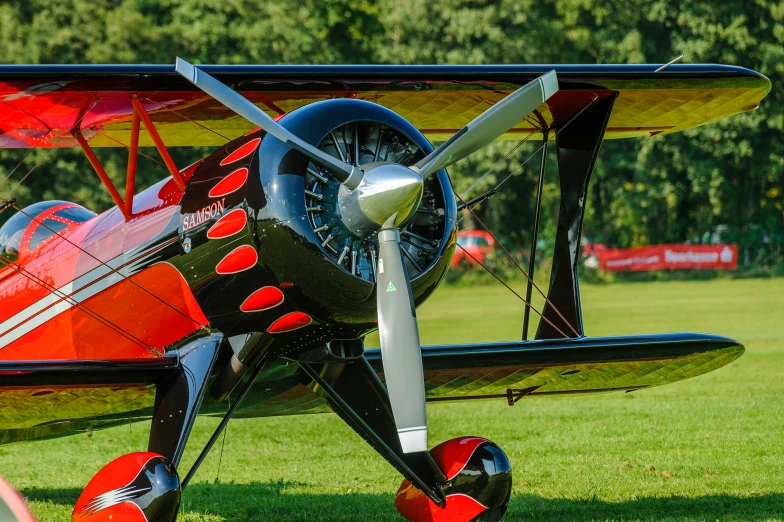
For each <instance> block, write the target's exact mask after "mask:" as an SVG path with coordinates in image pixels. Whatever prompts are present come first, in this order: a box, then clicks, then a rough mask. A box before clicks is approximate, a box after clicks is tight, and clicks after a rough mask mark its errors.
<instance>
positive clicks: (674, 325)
mask: <svg viewBox="0 0 784 522" xmlns="http://www.w3.org/2000/svg"><path fill="white" fill-rule="evenodd" d="M583 308H584V313H585V327H586V331H587V333H589V334H591V335H613V334H625V333H635V332H636V333H643V332H665V331H696V332H711V333H717V334H722V335H726V336H729V337H733V338H736V339H738V340H740V341H742V342H743V343H744V344H745V345H746V350H747V351H746V354H745V355H744V356H743V357H741V358H740V359H739V360H738V361H736V362H734V363H732V364H730V365H729V366H727V367H725V368H722V369H720V370H718V371H716V372H713V373H710V374H707V375H704V376H702V377H698V378H696V379H692V380H688V381H683V382H680V383H676V384H673V385H670V386H664V387H661V388H655V389H651V390H646V391H642V392H639V393H631V394H605V395H595V396H579V397H572V398H568V397H562V398H542V399H531V400H523V401H521V402H520V403H518V404H517V405H516V406H514V407H513V408H509V407H508V406H506V404H505V402H504V401H498V402H481V403H455V404H439V405H433V406H431V407H429V410H428V413H429V418H430V427H431V431H430V441H431V443H432V444H435V443H437V442H440V441H442V440H445V439H449V438H452V437H456V436H460V435H481V436H484V437H487V438H490V439H492V440H493V441H495V442H496V443H498V444H499V445H500V446H501V447H502V448H504V450H505V451H506V452H507V454H508V455H509V457H510V459H511V461H512V465H513V469H514V492H513V494H512V500H511V504H510V508H509V511H508V513H507V516H506V518H505V519H504V520H505V521H518V520H618V521H620V520H624V521H629V520H711V521H712V520H754V521H767V520H784V441H783V440H782V436H784V324H782V323H784V279H777V280H746V281H731V280H718V281H706V282H672V283H636V284H614V285H608V286H590V285H587V286H584V288H583ZM419 317H420V324H421V326H420V328H421V332H422V337H423V343H426V344H435V343H448V342H467V341H482V340H495V339H515V338H519V336H520V325H521V317H522V306H521V305H520V303H519V301H517V300H516V298H515V297H514V296H511V294H510V293H509V292H508V291H507V290H505V289H503V288H502V287H496V286H493V287H480V288H442V289H441V290H439V291H438V292H437V294H436V296H435V297H434V298H433V299H432V300H431V301H430V302H428V303H427V304H426V305H425V306H424V307H423V308H422V309H421V310H420V312H419ZM216 424H217V420H215V419H200V420H199V421H197V424H196V428H195V430H194V433H193V435H192V436H191V440H190V443H189V445H188V450H187V451H186V456H185V458H184V461H183V464H182V465H181V466H180V469H181V472H183V473H184V472H185V471H186V470H187V469H188V467H189V464H190V463H191V462H192V461H193V459H194V458H195V456H196V454H197V453H198V451H199V449H200V448H201V446H202V444H203V443H204V442H205V441H206V440H207V438H208V437H209V435H210V433H211V431H212V430H213V428H214V427H215V426H216ZM147 427H148V426H147V425H145V424H135V425H133V426H126V427H122V428H115V429H110V430H106V431H101V432H97V433H95V434H94V435H93V436H92V437H91V438H88V437H87V436H86V435H78V436H74V437H68V438H62V439H56V440H51V441H40V442H29V443H17V444H11V445H8V446H0V474H2V475H4V476H5V477H6V478H7V479H8V480H10V481H11V483H12V484H14V485H15V486H16V487H17V488H19V489H21V490H22V492H23V493H24V494H25V496H26V497H27V499H28V501H29V503H30V505H31V506H32V508H33V510H34V512H35V514H36V516H37V517H38V518H39V520H40V521H41V522H50V521H66V520H70V513H71V509H72V506H73V504H74V502H75V501H76V499H77V497H78V496H79V493H80V491H81V488H82V487H84V485H85V484H86V482H87V481H88V480H89V479H90V478H91V477H92V475H93V474H94V473H95V472H96V471H98V469H100V468H101V467H102V466H103V465H104V464H105V463H107V462H108V461H109V460H111V459H113V458H115V457H117V456H119V455H121V454H124V453H127V452H131V451H140V450H144V449H145V447H146V437H147ZM220 453H221V452H220V444H218V445H216V448H215V449H214V450H213V452H212V453H211V454H210V456H209V457H208V459H207V460H206V462H205V464H204V465H203V466H202V468H201V469H200V471H199V473H198V474H197V475H196V478H195V479H194V482H193V483H192V484H191V485H190V486H189V487H188V489H187V491H186V492H185V493H184V495H183V503H182V508H181V516H180V520H185V521H275V522H289V521H349V520H350V521H369V520H401V519H400V517H399V516H398V515H397V513H396V511H395V508H394V505H393V496H394V493H395V491H396V490H397V487H398V485H399V483H400V477H399V476H398V475H397V473H396V472H394V471H393V470H392V468H391V467H390V466H389V465H388V464H387V463H386V462H385V461H383V460H382V459H381V458H380V457H379V456H377V455H376V454H375V453H374V452H373V451H371V450H370V449H369V447H368V446H366V445H365V444H364V442H362V441H361V440H360V438H359V437H358V436H357V435H355V434H354V433H353V432H352V431H351V430H350V429H349V428H348V427H347V426H345V425H344V424H343V423H342V421H340V420H339V419H338V418H337V417H336V416H334V415H331V414H330V415H319V416H307V417H301V418H293V417H283V418H273V419H254V420H235V421H232V422H231V423H230V424H229V428H228V436H227V438H226V443H225V449H224V451H223V454H222V462H221V465H220V472H219V473H218V464H219V461H221V457H220Z"/></svg>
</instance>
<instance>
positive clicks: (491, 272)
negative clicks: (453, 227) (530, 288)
mask: <svg viewBox="0 0 784 522" xmlns="http://www.w3.org/2000/svg"><path fill="white" fill-rule="evenodd" d="M457 246H458V247H459V248H460V250H462V251H463V252H465V254H466V255H467V256H468V257H470V258H471V259H472V260H473V261H474V262H475V263H477V264H478V265H479V266H481V267H482V268H484V269H485V270H486V271H487V273H488V274H490V275H491V276H493V277H494V278H495V279H496V280H498V282H499V283H501V284H502V285H504V286H505V287H506V288H507V289H508V290H509V291H510V292H512V293H513V294H514V295H516V296H517V298H518V299H520V300H521V301H522V302H523V303H525V305H526V306H527V307H528V308H530V309H531V310H533V311H534V313H535V314H537V315H538V316H539V317H541V318H542V320H544V321H546V322H547V323H548V324H549V325H550V326H552V327H553V328H555V330H556V331H557V332H558V333H560V334H561V335H563V336H564V338H565V339H568V338H569V336H568V335H566V334H565V333H564V332H563V331H562V330H561V329H560V328H558V327H557V326H555V325H554V324H553V323H552V321H550V320H549V319H548V318H547V317H545V316H544V314H542V312H540V311H539V310H537V309H536V308H535V307H534V305H532V304H531V303H529V302H528V301H526V300H525V298H524V297H523V296H521V295H520V294H518V293H517V292H515V290H514V288H512V287H511V286H509V285H508V284H506V281H504V280H503V279H501V278H500V277H499V276H498V275H496V273H495V272H493V271H492V270H491V269H490V267H488V266H487V265H485V264H484V263H482V262H481V261H479V260H478V259H477V258H475V257H474V256H472V255H471V253H470V252H469V251H468V250H466V249H465V248H463V246H462V245H459V244H458V245H457ZM567 324H569V323H567Z"/></svg>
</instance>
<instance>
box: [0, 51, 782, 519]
mask: <svg viewBox="0 0 784 522" xmlns="http://www.w3.org/2000/svg"><path fill="white" fill-rule="evenodd" d="M551 69H552V70H551ZM656 70H657V66H655V65H639V66H630V65H617V66H615V65H613V66H608V65H590V66H576V65H556V66H502V67H497V66H445V67H440V66H433V67H431V66H415V67H407V66H381V67H375V66H334V67H332V66H291V67H287V66H200V67H194V66H192V65H190V64H188V63H187V62H184V61H182V60H178V62H177V65H176V67H172V66H165V65H152V66H133V65H115V66H109V65H94V66H48V65H47V66H16V65H13V66H10V65H9V66H0V148H26V149H33V148H60V147H69V148H79V149H81V150H82V151H83V152H84V153H85V155H86V156H87V158H88V160H89V161H90V163H91V165H92V167H93V169H94V170H95V173H96V174H97V176H98V177H97V178H95V177H94V176H93V175H86V176H85V177H84V182H85V183H93V184H96V185H97V184H98V183H99V181H98V180H100V183H102V184H103V186H104V187H105V188H106V190H107V192H108V193H109V194H110V196H111V197H112V200H113V201H114V202H115V206H114V207H112V208H110V209H108V210H106V211H105V212H103V213H101V214H99V215H96V214H95V213H93V212H91V211H90V210H88V209H85V208H83V207H81V206H80V205H77V204H75V203H69V202H64V201H43V202H38V203H35V204H32V205H29V206H26V207H24V206H22V205H16V201H15V200H13V199H10V200H8V201H2V200H0V212H9V213H10V212H12V210H11V209H12V208H13V209H14V210H15V211H16V213H15V214H14V215H13V216H10V218H9V219H8V221H6V222H5V223H4V224H3V225H2V227H0V412H2V414H1V415H0V443H2V444H5V443H10V442H17V441H24V440H33V439H43V438H50V437H56V436H62V435H67V434H71V433H78V432H84V431H88V430H96V429H101V428H108V427H110V426H118V425H127V423H129V422H137V421H145V420H146V421H150V426H151V428H150V434H149V439H148V444H147V446H146V448H138V449H139V450H142V451H136V452H133V453H128V454H125V455H121V456H118V458H116V459H115V460H113V461H112V462H110V463H109V464H107V465H106V466H105V467H104V468H103V469H101V470H100V471H99V472H98V473H97V474H96V475H95V476H94V477H93V479H92V480H91V481H90V482H89V483H88V484H87V485H86V487H85V489H84V490H83V492H82V494H81V496H80V497H79V499H78V500H77V502H76V506H75V509H74V515H73V520H74V521H75V522H106V521H109V520H111V521H113V522H117V521H118V520H123V521H129V522H130V521H134V522H136V521H138V522H144V521H149V522H173V521H174V520H175V519H176V517H177V513H178V508H179V503H180V496H181V493H182V491H183V490H185V488H186V487H187V485H188V483H189V482H190V481H191V479H192V478H193V476H194V473H196V471H197V470H198V469H199V465H200V464H201V463H202V462H203V459H204V458H205V456H206V455H207V453H208V452H209V451H210V448H211V447H212V446H213V445H214V443H215V442H216V440H218V439H219V436H220V434H221V432H222V430H223V429H224V428H225V427H226V424H227V423H228V421H229V419H231V418H232V416H233V415H234V414H235V413H238V414H239V416H241V417H267V416H282V415H286V416H290V417H289V419H291V420H290V421H289V422H291V424H292V425H293V426H296V421H295V420H294V416H296V415H303V414H315V413H325V412H330V411H332V412H335V413H337V415H338V416H339V417H340V418H341V419H342V420H343V421H345V422H346V423H347V424H348V425H349V426H350V427H351V428H352V429H353V430H354V431H355V432H356V433H357V434H358V437H356V439H355V440H356V442H357V443H358V444H359V443H361V442H362V440H364V441H365V442H366V443H368V444H369V445H370V447H372V448H373V450H375V451H376V452H377V453H378V454H379V455H380V456H382V457H383V458H384V459H386V460H387V462H389V463H390V464H391V465H392V466H393V467H394V468H395V469H396V470H397V471H398V472H399V473H400V474H401V475H402V476H403V477H404V478H405V481H404V482H403V485H402V486H401V488H400V490H399V491H398V493H397V495H396V497H395V505H396V507H397V509H398V511H399V512H400V513H401V514H403V515H404V516H405V517H406V518H407V519H409V520H412V521H415V522H447V521H448V522H468V521H474V520H479V521H484V522H487V521H498V520H500V518H501V516H502V515H503V514H504V512H505V510H506V508H507V505H508V502H509V496H510V494H511V491H512V469H511V464H510V462H509V459H508V458H507V457H506V455H505V454H504V452H503V451H502V450H501V448H500V447H498V446H497V445H495V444H494V443H492V442H491V441H489V440H486V439H483V438H480V437H460V438H457V439H452V440H448V441H445V442H441V444H438V445H435V444H433V445H431V444H430V443H429V441H428V432H427V416H426V402H427V404H428V407H431V406H432V407H436V408H437V407H438V406H437V404H439V403H440V402H441V401H457V400H474V401H478V400H496V401H501V402H503V403H505V404H508V405H509V406H513V405H514V404H515V403H517V402H518V401H520V400H522V399H523V398H525V399H526V400H529V399H533V398H536V397H548V396H552V395H557V396H562V395H564V394H574V395H575V396H576V397H583V396H584V395H585V394H586V393H593V392H609V391H618V392H621V391H630V390H641V389H644V388H648V387H653V386H659V385H663V384H667V383H670V382H676V381H679V380H682V379H685V378H688V377H694V376H697V375H700V374H703V373H705V372H708V371H711V370H715V369H717V368H719V367H721V366H724V365H725V364H727V363H729V362H731V361H733V360H734V359H736V358H738V357H739V356H740V355H741V354H742V353H743V346H742V345H741V344H740V343H738V342H737V341H734V340H732V339H726V338H723V337H719V336H715V335H708V334H692V333H679V334H654V335H625V336H617V337H589V336H586V335H585V332H584V330H583V320H582V306H581V303H580V292H579V287H578V281H577V275H576V270H577V259H578V256H579V254H580V250H579V248H580V243H579V239H580V225H581V223H582V220H583V215H584V211H585V202H586V201H587V197H588V194H590V192H588V182H589V179H590V175H591V171H592V169H593V167H594V164H595V159H596V155H597V154H598V151H599V147H600V145H601V143H602V140H603V139H604V138H605V137H618V138H624V137H630V136H641V135H649V134H659V133H662V132H664V133H669V132H676V131H680V130H683V129H685V128H690V127H693V126H696V125H701V124H703V123H707V122H711V121H715V120H718V119H720V118H722V117H724V116H729V115H732V114H735V113H737V112H742V111H746V110H751V108H754V107H756V105H755V104H757V103H758V102H759V101H760V100H761V99H762V98H763V97H764V96H765V94H766V93H767V92H768V90H769V89H770V82H769V81H768V79H767V78H765V77H764V76H762V75H760V74H758V73H755V72H753V71H749V70H746V69H741V68H737V67H726V66H716V65H704V66H692V65H689V66H685V65H683V66H679V65H673V66H670V67H669V68H668V70H667V71H666V72H665V73H657V72H656ZM547 71H550V72H547ZM211 74H215V76H214V77H213V76H212V75H211ZM740 80H743V81H740ZM224 82H225V83H224ZM227 84H230V85H231V86H230V85H227ZM510 85H519V86H521V87H519V88H518V89H517V90H513V89H510V88H509V86H510ZM629 85H631V86H632V87H631V88H627V87H626V86H629ZM645 85H647V86H648V88H646V89H643V88H642V86H645ZM232 86H233V87H234V88H232ZM235 89H237V90H235ZM727 91H731V94H727ZM717 99H718V100H720V103H719V102H716V100H717ZM371 101H372V102H375V103H371ZM545 109H546V110H545ZM685 109H688V111H686V110H685ZM450 111H459V112H450ZM479 112H481V114H478V113H479ZM534 112H536V117H531V115H532V114H533V113H534ZM268 113H269V114H268ZM270 114H277V116H278V117H276V118H274V119H273V118H272V117H271V116H270ZM402 114H405V118H404V117H403V116H402ZM611 116H612V117H611ZM684 117H686V118H685V119H683V118H684ZM406 118H407V119H406ZM458 122H459V123H458ZM456 125H457V126H463V125H464V126H463V127H462V129H460V130H456V128H455V126H456ZM540 125H541V126H544V127H539V126H540ZM532 126H533V127H532ZM549 130H553V131H556V130H557V132H558V134H557V139H556V140H554V141H553V140H551V142H552V143H553V146H554V147H556V148H557V149H558V158H559V160H558V169H559V173H560V174H559V175H560V179H561V183H560V187H561V191H562V198H561V207H560V214H559V222H558V229H557V230H556V233H555V240H554V242H553V245H554V247H553V263H552V264H553V276H552V277H551V280H550V283H549V285H550V286H549V289H548V293H547V304H546V306H545V307H544V308H543V310H542V312H538V311H536V310H535V309H534V308H533V307H530V309H531V310H534V311H535V312H536V313H537V314H539V315H540V316H541V318H542V321H541V322H540V323H539V326H538V327H537V330H536V334H535V339H532V340H528V339H527V329H526V330H525V332H526V333H524V335H523V337H524V339H525V340H519V339H515V340H511V341H508V342H496V343H483V344H456V345H445V346H424V347H423V346H420V341H419V330H418V324H417V317H416V309H417V307H419V306H420V305H421V304H422V303H424V302H425V300H426V299H427V298H428V297H429V296H430V295H431V294H432V293H433V292H434V291H435V290H436V289H437V288H438V286H439V284H440V283H441V281H442V280H443V279H444V277H445V275H446V273H447V271H448V269H449V265H450V263H451V262H452V259H453V254H454V250H455V243H456V241H455V238H457V237H458V234H457V225H458V220H457V215H458V214H457V212H458V210H457V209H458V207H457V201H456V197H455V191H454V188H453V187H452V185H451V182H450V180H449V176H448V175H447V172H446V170H444V169H445V168H447V167H449V166H450V165H452V164H453V163H455V162H456V161H459V160H461V159H462V158H465V157H466V156H468V155H470V154H472V153H473V152H474V151H476V150H478V149H480V148H482V147H484V146H485V145H486V144H488V143H490V142H491V141H493V140H494V139H496V138H499V137H506V138H507V139H514V140H519V139H520V136H521V135H523V136H525V135H529V134H531V133H532V132H538V131H542V134H543V136H544V139H547V136H548V132H549ZM427 136H430V137H432V138H433V139H434V140H439V141H443V139H442V138H444V137H447V138H448V137H450V136H451V138H449V139H448V140H447V141H444V142H443V143H442V144H441V145H440V146H439V147H438V148H435V149H434V147H433V146H432V145H431V144H430V142H429V141H428V139H427ZM118 145H119V146H122V147H127V149H128V151H129V156H128V166H127V174H126V179H125V183H124V187H119V188H118V187H115V185H114V183H113V182H112V181H111V179H110V178H109V176H108V175H107V173H106V171H105V170H104V168H103V166H102V164H101V162H100V160H99V159H98V157H97V156H96V154H95V153H94V149H95V148H97V147H117V146H118ZM153 145H154V146H155V148H156V149H157V151H158V153H159V154H160V156H161V158H162V159H163V163H164V164H165V166H166V167H167V170H168V171H169V174H170V176H168V177H166V178H164V179H160V180H159V182H158V183H156V184H155V185H153V186H151V187H149V188H147V189H146V190H143V191H137V190H136V185H135V183H136V170H137V154H140V153H139V148H140V147H148V146H153ZM174 146H214V149H215V150H214V151H213V152H212V153H211V154H210V155H209V156H207V157H206V158H204V159H202V160H201V161H199V162H197V163H195V164H193V165H191V166H190V167H187V168H184V169H182V168H179V167H178V166H177V165H176V164H175V162H174V161H173V158H172V157H171V155H170V154H169V152H168V148H167V147H174ZM546 157H547V155H542V158H543V160H544V158H546ZM23 161H24V160H23ZM140 163H141V160H140ZM142 166H143V165H142V164H140V165H139V168H142ZM542 167H544V165H542ZM25 170H26V169H25ZM540 171H542V172H543V171H544V169H543V168H541V169H540ZM12 172H13V171H12ZM30 172H32V170H31V171H29V172H28V173H27V174H26V175H25V178H26V177H27V176H28V175H29V174H30ZM35 174H38V175H40V172H35ZM51 183H52V184H56V183H57V180H56V179H52V180H51ZM121 194H122V195H121ZM3 217H5V216H3ZM462 237H463V238H465V239H461V240H460V241H465V244H466V245H471V247H470V248H472V249H473V248H477V249H480V251H481V250H482V249H489V248H491V247H492V243H491V242H490V241H489V240H488V238H487V236H484V235H483V233H469V234H464V235H463V236H462ZM467 248H468V246H467ZM479 255H481V256H482V259H484V258H485V256H486V251H483V252H482V253H481V254H479ZM529 291H530V287H529ZM525 328H526V327H525V326H524V329H525ZM375 330H378V332H379V338H380V343H381V348H380V349H365V347H364V339H365V337H366V336H367V335H368V334H369V333H371V332H373V331H375ZM474 404H476V406H475V410H474V411H475V414H476V415H485V410H486V408H483V407H482V406H481V405H480V404H478V403H474ZM197 415H211V416H217V417H221V419H222V420H221V421H220V423H219V424H218V426H217V427H216V429H215V431H214V432H213V434H212V436H211V437H210V439H209V441H208V442H207V444H206V445H204V446H203V448H202V450H201V453H200V454H199V456H198V458H197V459H196V461H195V463H194V464H193V465H192V466H190V467H189V469H187V471H186V470H185V469H183V470H182V471H183V472H184V473H183V474H182V475H180V470H179V469H178V468H180V464H181V462H180V459H181V457H182V454H183V451H184V449H185V445H186V443H187V442H188V438H189V436H190V433H191V428H192V426H193V422H194V420H195V418H196V416H197ZM510 419H511V417H509V416H504V417H498V416H496V417H491V418H488V423H492V422H494V421H495V422H511V420H510ZM521 419H522V418H521ZM675 421H676V419H673V422H675ZM519 422H525V419H522V420H520V421H519ZM292 429H296V428H292ZM331 436H332V434H328V433H324V434H322V435H321V436H318V441H317V442H318V445H316V444H314V449H313V451H318V449H317V448H318V447H319V446H320V445H322V444H323V443H324V441H329V440H330V437H331ZM249 444H252V442H249ZM286 450H287V447H286V445H285V444H281V445H280V446H279V447H278V448H276V450H275V454H270V455H267V456H266V458H269V459H284V458H285V451H286ZM5 451H9V452H10V451H24V450H23V448H22V447H21V446H16V447H15V448H14V449H8V450H5ZM84 458H85V459H92V458H93V457H92V456H91V455H88V454H85V457H84ZM345 458H346V460H345V461H341V462H336V463H335V465H336V466H350V465H351V457H350V456H349V457H345ZM89 465H90V466H91V467H92V465H93V464H92V463H90V464H89ZM0 471H2V470H0ZM181 477H182V478H181ZM251 479H252V477H251ZM0 494H2V492H1V491H0ZM0 519H2V520H5V519H4V518H3V517H2V514H0Z"/></svg>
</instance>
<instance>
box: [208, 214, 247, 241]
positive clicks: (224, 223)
mask: <svg viewBox="0 0 784 522" xmlns="http://www.w3.org/2000/svg"><path fill="white" fill-rule="evenodd" d="M247 223H248V215H247V214H246V213H245V211H244V210H243V209H241V208H238V209H235V210H232V211H231V212H229V213H228V214H226V215H224V216H223V217H221V218H220V219H219V220H218V221H216V222H215V224H214V225H212V226H211V227H210V229H209V230H208V231H207V239H222V238H224V237H229V236H233V235H234V234H236V233H238V232H240V231H241V230H242V229H243V228H245V225H246V224H247Z"/></svg>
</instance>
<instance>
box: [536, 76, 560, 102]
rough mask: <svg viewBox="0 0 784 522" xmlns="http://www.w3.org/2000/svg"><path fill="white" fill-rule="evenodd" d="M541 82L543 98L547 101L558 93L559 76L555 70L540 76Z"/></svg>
mask: <svg viewBox="0 0 784 522" xmlns="http://www.w3.org/2000/svg"><path fill="white" fill-rule="evenodd" d="M539 81H541V82H542V98H544V100H545V101H547V100H548V99H549V98H550V96H552V95H553V94H555V93H556V92H558V74H556V72H555V69H553V70H552V71H550V72H548V73H545V74H543V75H542V76H540V77H539Z"/></svg>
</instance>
